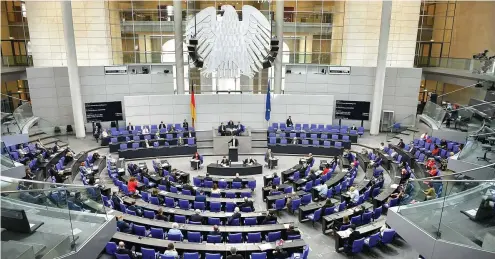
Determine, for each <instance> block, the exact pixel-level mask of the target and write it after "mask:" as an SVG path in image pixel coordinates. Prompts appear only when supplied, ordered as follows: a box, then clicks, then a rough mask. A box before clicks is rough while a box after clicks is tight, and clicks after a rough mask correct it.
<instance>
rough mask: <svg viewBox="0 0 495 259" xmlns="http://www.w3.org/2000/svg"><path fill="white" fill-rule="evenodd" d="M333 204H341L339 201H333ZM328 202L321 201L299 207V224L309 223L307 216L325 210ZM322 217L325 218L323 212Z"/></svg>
mask: <svg viewBox="0 0 495 259" xmlns="http://www.w3.org/2000/svg"><path fill="white" fill-rule="evenodd" d="M331 200H332V203H333V204H337V203H339V201H338V200H336V199H331ZM325 203H326V201H320V202H312V203H310V204H308V205H304V206H300V207H299V222H304V221H307V220H308V219H306V218H305V217H306V215H308V214H311V213H313V212H314V211H315V210H317V209H321V208H323V206H324V205H325ZM321 215H322V216H323V211H322V212H321Z"/></svg>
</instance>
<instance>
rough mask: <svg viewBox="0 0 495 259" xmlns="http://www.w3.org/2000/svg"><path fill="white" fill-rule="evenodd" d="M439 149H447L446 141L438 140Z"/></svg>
mask: <svg viewBox="0 0 495 259" xmlns="http://www.w3.org/2000/svg"><path fill="white" fill-rule="evenodd" d="M440 147H441V148H443V149H445V148H447V141H446V140H445V139H442V140H440Z"/></svg>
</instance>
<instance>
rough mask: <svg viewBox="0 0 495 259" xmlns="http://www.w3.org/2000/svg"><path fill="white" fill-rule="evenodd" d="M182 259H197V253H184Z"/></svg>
mask: <svg viewBox="0 0 495 259" xmlns="http://www.w3.org/2000/svg"><path fill="white" fill-rule="evenodd" d="M183 259H199V253H197V252H196V253H184V258H183Z"/></svg>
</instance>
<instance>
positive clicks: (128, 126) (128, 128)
mask: <svg viewBox="0 0 495 259" xmlns="http://www.w3.org/2000/svg"><path fill="white" fill-rule="evenodd" d="M133 130H134V126H132V124H131V123H130V122H129V125H127V131H133Z"/></svg>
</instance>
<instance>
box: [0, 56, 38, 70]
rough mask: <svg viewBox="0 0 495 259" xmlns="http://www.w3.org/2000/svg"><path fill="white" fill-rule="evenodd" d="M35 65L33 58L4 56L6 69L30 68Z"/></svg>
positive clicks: (3, 64)
mask: <svg viewBox="0 0 495 259" xmlns="http://www.w3.org/2000/svg"><path fill="white" fill-rule="evenodd" d="M32 65H33V56H31V55H21V56H2V66H4V67H29V66H32Z"/></svg>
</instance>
